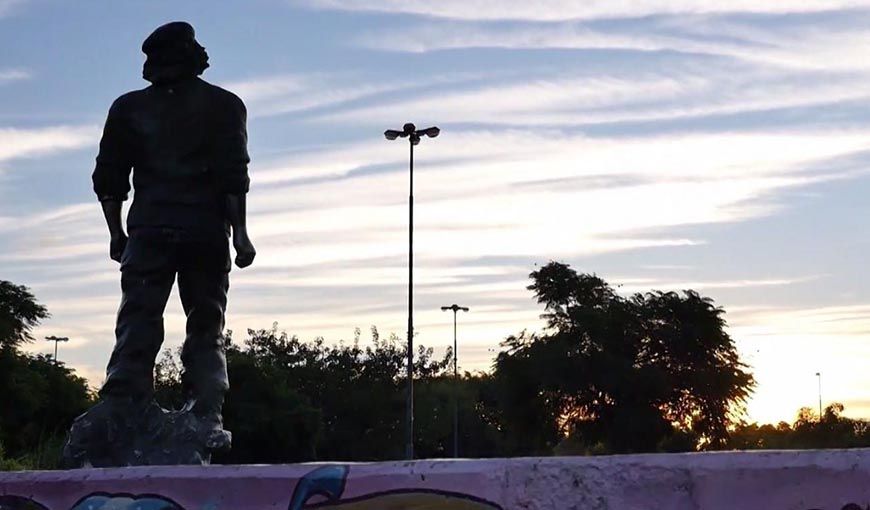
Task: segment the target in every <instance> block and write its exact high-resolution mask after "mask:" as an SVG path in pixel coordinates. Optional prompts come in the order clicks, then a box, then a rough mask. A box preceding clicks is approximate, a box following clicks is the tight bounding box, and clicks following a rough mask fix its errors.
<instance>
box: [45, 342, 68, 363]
mask: <svg viewBox="0 0 870 510" xmlns="http://www.w3.org/2000/svg"><path fill="white" fill-rule="evenodd" d="M45 341H46V342H54V364H55V365H57V344H58V343H59V342H69V338H67V337H65V336H53V335H52V336H47V337H45Z"/></svg>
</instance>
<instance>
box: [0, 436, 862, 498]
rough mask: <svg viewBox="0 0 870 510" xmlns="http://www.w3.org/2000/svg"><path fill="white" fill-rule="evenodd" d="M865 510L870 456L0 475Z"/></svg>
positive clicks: (39, 491) (130, 486)
mask: <svg viewBox="0 0 870 510" xmlns="http://www.w3.org/2000/svg"><path fill="white" fill-rule="evenodd" d="M33 508H35V509H41V508H48V509H51V510H170V509H172V510H178V509H185V510H194V509H202V510H223V509H227V510H229V509H233V510H243V509H252V510H256V509H280V510H299V509H302V508H331V509H336V510H339V509H340V510H494V509H502V510H538V509H559V510H562V509H564V510H574V509H576V510H587V509H588V510H593V509H619V510H631V509H673V510H683V509H685V510H689V509H692V510H696V509H703V510H754V509H758V510H812V509H819V510H858V509H860V510H868V509H870V450H828V451H807V452H754V453H743V452H729V453H708V454H685V455H632V456H615V457H572V458H545V459H535V458H527V459H494V460H460V461H449V460H433V461H416V462H391V463H376V464H300V465H289V466H210V467H136V468H121V469H83V470H78V471H55V472H20V473H0V510H22V509H33Z"/></svg>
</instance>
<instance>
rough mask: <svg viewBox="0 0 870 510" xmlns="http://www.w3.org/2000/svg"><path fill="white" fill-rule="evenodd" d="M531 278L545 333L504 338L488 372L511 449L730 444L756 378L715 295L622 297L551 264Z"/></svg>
mask: <svg viewBox="0 0 870 510" xmlns="http://www.w3.org/2000/svg"><path fill="white" fill-rule="evenodd" d="M530 276H531V278H532V280H533V283H532V284H531V285H530V286H529V287H528V288H529V290H531V291H533V292H534V293H535V297H536V299H537V301H538V302H539V303H540V304H543V305H544V309H545V313H544V315H543V316H542V317H543V318H544V319H545V320H546V323H547V329H546V330H545V332H544V333H542V334H527V333H523V334H520V335H517V336H512V337H510V338H508V339H507V340H506V341H505V342H504V343H503V346H504V347H505V349H506V350H505V351H504V352H502V353H501V354H499V356H498V358H497V360H496V363H495V371H494V375H495V377H496V379H497V380H499V381H501V384H502V385H503V386H504V387H505V388H506V390H505V391H503V392H502V394H503V396H504V398H505V401H504V405H505V406H504V413H505V414H506V415H507V417H506V427H508V428H509V429H511V428H513V429H514V430H512V431H510V433H509V435H510V436H512V437H513V438H514V442H515V446H514V448H516V449H518V450H519V451H533V452H540V451H548V450H551V449H552V448H554V447H555V446H556V444H557V443H558V442H560V441H562V440H563V439H564V438H565V437H566V436H570V437H571V439H572V440H573V442H574V443H575V444H578V445H582V446H583V447H585V448H589V449H592V448H595V447H599V448H604V449H605V450H606V451H609V452H648V451H656V450H657V449H667V448H668V443H669V442H673V441H677V442H685V441H687V440H688V441H689V442H690V443H692V444H694V445H695V446H696V447H701V446H704V447H721V446H723V445H724V444H725V441H726V439H727V437H728V427H729V426H730V425H731V424H732V423H734V422H735V418H737V417H739V415H740V413H741V411H742V406H743V404H744V403H745V401H746V399H747V398H748V396H749V395H750V392H751V391H752V388H753V386H754V380H753V378H752V375H751V374H750V373H749V372H748V371H747V367H746V366H745V365H744V364H743V363H742V362H741V361H740V359H739V356H738V353H737V349H736V347H735V345H734V342H733V340H732V339H731V337H730V336H729V335H728V333H727V332H726V331H725V320H724V318H723V314H724V311H723V310H722V309H721V308H717V307H715V306H714V305H713V301H712V300H711V299H709V298H705V297H702V296H700V295H699V294H698V293H696V292H694V291H691V290H687V291H684V292H683V293H681V294H678V293H676V292H647V293H642V294H641V293H638V294H634V295H631V296H628V297H623V296H620V295H619V294H617V293H616V292H615V291H614V289H613V288H612V287H611V286H610V285H608V284H607V283H606V282H605V281H604V280H602V279H601V278H599V277H597V276H595V275H589V274H578V273H577V272H576V271H574V270H573V269H571V268H570V267H569V266H568V265H566V264H561V263H557V262H551V263H550V264H548V265H546V266H544V267H542V268H540V269H539V270H537V271H534V272H532V273H531V275H530ZM687 436H689V438H688V439H687Z"/></svg>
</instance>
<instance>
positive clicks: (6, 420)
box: [0, 281, 91, 469]
mask: <svg viewBox="0 0 870 510" xmlns="http://www.w3.org/2000/svg"><path fill="white" fill-rule="evenodd" d="M46 317H48V311H47V310H46V308H45V307H44V306H42V305H41V304H39V303H37V301H36V298H35V297H34V296H33V294H31V293H30V291H29V290H28V289H27V288H26V287H22V286H17V285H14V284H12V283H9V282H5V281H0V394H2V405H0V452H2V453H0V466H2V467H4V468H9V469H12V468H24V467H27V468H50V467H55V466H56V465H57V462H58V460H59V453H60V448H61V443H62V441H63V438H64V436H65V434H66V431H67V430H68V429H69V426H70V424H71V423H72V420H73V419H74V418H75V417H76V416H78V415H79V414H81V413H82V412H83V411H84V410H85V409H87V407H88V406H89V405H90V403H91V394H90V391H89V390H88V386H87V383H86V381H85V380H84V379H82V378H81V377H78V376H76V375H75V373H74V371H73V370H71V369H69V368H67V367H66V366H64V365H63V363H57V362H55V360H54V359H52V357H51V356H46V355H41V354H40V355H32V354H27V353H23V352H20V351H19V350H18V347H19V346H20V345H21V344H22V343H25V342H29V341H32V340H33V337H32V336H31V330H32V328H33V327H35V326H37V325H38V324H39V322H40V320H42V319H44V318H46ZM10 459H15V460H10Z"/></svg>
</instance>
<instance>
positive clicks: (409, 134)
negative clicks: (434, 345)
mask: <svg viewBox="0 0 870 510" xmlns="http://www.w3.org/2000/svg"><path fill="white" fill-rule="evenodd" d="M440 133H441V130H440V129H438V128H437V127H434V126H433V127H429V128H426V129H417V126H415V125H414V124H411V123H410V122H409V123H407V124H405V125H404V126H402V130H401V131H397V130H395V129H388V130H386V131H384V136H385V137H386V139H387V140H395V139H396V138H407V139H408V142H410V147H411V160H410V161H411V162H410V184H409V190H410V192H409V194H408V390H407V404H406V416H405V427H406V430H405V437H406V440H407V443H406V445H405V458H407V459H408V460H411V459H413V458H414V146H415V145H418V144H419V143H420V139H421V138H422V137H423V136H428V137H429V138H435V137H436V136H438V135H439V134H440Z"/></svg>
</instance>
